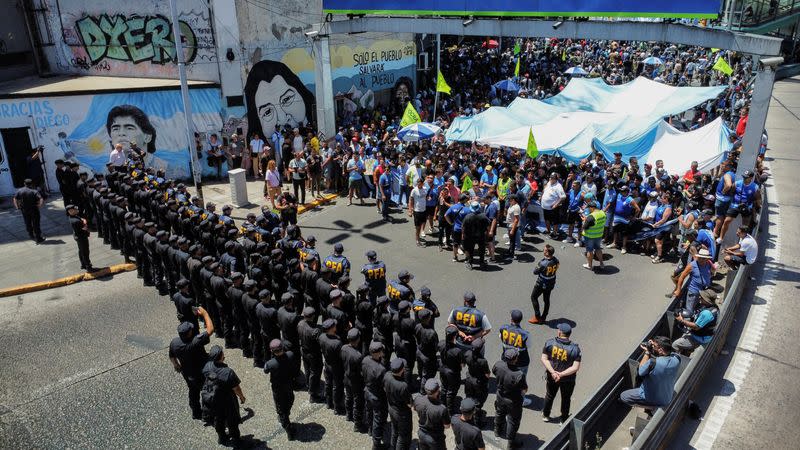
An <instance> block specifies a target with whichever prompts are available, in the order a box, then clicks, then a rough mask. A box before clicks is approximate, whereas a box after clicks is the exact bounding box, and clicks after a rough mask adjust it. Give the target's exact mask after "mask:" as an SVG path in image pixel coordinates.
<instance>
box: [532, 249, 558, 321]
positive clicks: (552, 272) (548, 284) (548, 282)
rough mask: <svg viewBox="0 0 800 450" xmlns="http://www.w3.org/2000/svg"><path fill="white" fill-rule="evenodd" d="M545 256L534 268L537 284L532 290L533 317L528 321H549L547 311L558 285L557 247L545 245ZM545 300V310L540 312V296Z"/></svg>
mask: <svg viewBox="0 0 800 450" xmlns="http://www.w3.org/2000/svg"><path fill="white" fill-rule="evenodd" d="M543 254H544V257H543V258H542V259H541V260H540V261H539V264H537V265H536V268H535V269H533V274H534V275H536V276H537V278H536V284H534V285H533V291H532V292H531V303H532V304H533V317H531V318H530V319H528V323H531V324H534V325H536V324H538V323H545V322H546V321H547V313H548V312H549V311H550V292H552V291H553V288H555V287H556V272H557V271H558V266H559V262H558V258H556V257H555V249H554V248H553V247H552V246H551V245H550V244H547V245H545V246H544V252H543ZM540 295H541V296H542V299H543V300H544V310H543V311H542V313H541V314H540V313H539V296H540Z"/></svg>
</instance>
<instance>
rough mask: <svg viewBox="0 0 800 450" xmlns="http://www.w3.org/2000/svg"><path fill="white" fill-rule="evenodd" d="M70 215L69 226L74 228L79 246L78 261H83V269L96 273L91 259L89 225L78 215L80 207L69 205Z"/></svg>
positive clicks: (74, 234) (74, 236) (74, 235)
mask: <svg viewBox="0 0 800 450" xmlns="http://www.w3.org/2000/svg"><path fill="white" fill-rule="evenodd" d="M67 214H69V225H70V227H71V228H72V237H73V238H74V239H75V242H76V243H77V244H78V259H79V260H80V261H81V269H84V270H86V271H88V272H94V270H95V269H94V267H92V261H91V260H90V259H89V225H88V224H87V223H86V219H84V218H83V217H81V216H79V215H78V207H77V206H75V205H67Z"/></svg>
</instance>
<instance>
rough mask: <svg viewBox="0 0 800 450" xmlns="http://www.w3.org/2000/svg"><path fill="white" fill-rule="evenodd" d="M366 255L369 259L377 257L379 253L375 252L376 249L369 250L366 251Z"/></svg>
mask: <svg viewBox="0 0 800 450" xmlns="http://www.w3.org/2000/svg"><path fill="white" fill-rule="evenodd" d="M364 255H365V256H366V257H367V258H369V259H375V258H377V257H378V254H377V253H375V250H369V251H367V253H364Z"/></svg>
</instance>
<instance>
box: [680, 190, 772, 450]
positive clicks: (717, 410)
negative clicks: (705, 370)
mask: <svg viewBox="0 0 800 450" xmlns="http://www.w3.org/2000/svg"><path fill="white" fill-rule="evenodd" d="M766 186H767V199H768V201H769V202H770V203H773V204H776V205H777V204H778V203H779V202H778V191H777V189H775V184H774V180H773V179H772V178H770V179H769V180H768V184H767V185H766ZM766 219H767V220H768V221H770V220H771V221H773V222H774V223H775V225H773V226H774V230H775V232H774V237H775V241H774V246H773V247H772V248H767V249H766V250H765V251H764V259H765V261H764V276H763V278H762V281H761V283H760V286H758V287H757V288H756V291H755V294H754V295H753V302H752V304H751V305H750V311H749V313H748V318H747V324H746V326H745V329H744V332H743V333H742V336H741V338H740V339H739V345H738V348H737V349H736V350H735V351H734V356H733V362H732V363H731V365H730V367H728V370H727V371H726V373H725V378H724V379H725V380H728V381H729V382H730V384H727V383H726V384H725V385H724V386H723V387H722V388H721V389H720V392H719V393H718V394H717V396H716V397H715V398H714V403H713V408H712V409H709V411H708V413H707V414H706V415H705V418H704V419H703V422H704V426H703V429H702V431H701V432H700V433H699V436H698V435H696V436H697V438H696V439H695V441H694V442H693V443H691V444H692V447H693V448H695V449H698V450H708V449H711V448H713V447H714V442H715V441H716V439H717V436H718V435H719V433H720V431H721V430H722V426H723V425H725V419H726V418H727V417H728V413H729V412H730V410H731V409H732V408H733V404H734V401H735V400H736V396H737V394H738V393H739V391H740V390H741V389H742V385H743V384H744V381H745V379H746V378H747V372H748V371H749V370H750V364H751V363H752V361H753V355H752V353H751V352H756V351H758V346H759V344H760V343H761V338H762V337H763V335H764V329H765V328H766V324H767V319H768V318H769V309H770V305H771V304H772V294H773V291H774V290H775V289H774V286H775V279H776V277H777V275H778V271H777V269H776V268H775V267H776V266H775V264H776V263H777V262H778V261H780V255H781V216H780V213H779V212H778V208H770V209H769V214H768V216H767V217H766Z"/></svg>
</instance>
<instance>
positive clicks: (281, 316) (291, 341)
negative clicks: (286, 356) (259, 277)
mask: <svg viewBox="0 0 800 450" xmlns="http://www.w3.org/2000/svg"><path fill="white" fill-rule="evenodd" d="M292 300H293V297H292V296H291V295H290V294H288V293H286V294H283V296H282V297H281V304H282V306H281V307H280V308H278V316H277V317H278V327H279V328H280V329H281V336H282V338H283V348H284V350H286V351H290V352H292V354H294V355H295V357H294V360H293V361H294V366H293V367H292V374H293V377H294V386H295V387H296V388H300V387H301V386H302V385H303V382H304V380H302V379H301V377H300V335H299V334H298V333H297V325H298V324H299V323H300V320H301V318H300V314H297V312H295V306H294V302H293V301H292Z"/></svg>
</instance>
